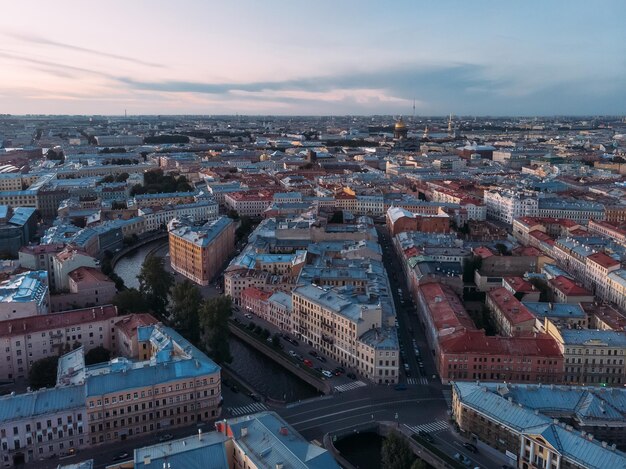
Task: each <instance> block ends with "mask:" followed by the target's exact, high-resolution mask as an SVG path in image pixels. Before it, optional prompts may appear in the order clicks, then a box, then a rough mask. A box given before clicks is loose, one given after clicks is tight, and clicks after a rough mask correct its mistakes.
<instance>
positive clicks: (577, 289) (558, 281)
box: [548, 275, 592, 296]
mask: <svg viewBox="0 0 626 469" xmlns="http://www.w3.org/2000/svg"><path fill="white" fill-rule="evenodd" d="M548 283H549V284H550V286H551V287H552V288H554V289H555V290H559V291H560V292H561V293H563V294H564V295H565V296H592V295H591V292H590V291H589V290H587V289H586V288H585V287H583V286H581V285H578V284H577V283H576V282H574V281H573V280H571V279H569V278H567V277H564V276H562V275H558V276H556V277H554V278H553V279H551V280H549V281H548Z"/></svg>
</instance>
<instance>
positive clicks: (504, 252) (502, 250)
mask: <svg viewBox="0 0 626 469" xmlns="http://www.w3.org/2000/svg"><path fill="white" fill-rule="evenodd" d="M495 248H496V250H497V251H498V253H499V254H500V255H501V256H510V255H511V251H509V248H508V247H507V246H506V244H503V243H496V245H495Z"/></svg>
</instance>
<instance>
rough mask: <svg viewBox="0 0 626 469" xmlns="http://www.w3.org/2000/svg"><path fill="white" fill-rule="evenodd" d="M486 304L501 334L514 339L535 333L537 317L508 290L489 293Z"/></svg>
mask: <svg viewBox="0 0 626 469" xmlns="http://www.w3.org/2000/svg"><path fill="white" fill-rule="evenodd" d="M485 303H486V305H487V307H488V308H489V311H491V317H492V319H493V320H494V322H495V323H496V327H497V328H498V332H499V333H500V334H502V335H505V336H508V337H513V336H516V335H522V334H527V333H530V332H533V330H534V328H535V316H533V314H532V313H531V312H530V311H529V310H528V308H526V306H524V305H523V304H522V303H521V302H520V301H519V300H518V299H517V298H515V296H514V295H513V293H511V291H510V290H508V289H507V288H505V287H500V288H495V289H493V290H491V291H489V292H488V293H487V298H486V302H485Z"/></svg>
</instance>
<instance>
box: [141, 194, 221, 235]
mask: <svg viewBox="0 0 626 469" xmlns="http://www.w3.org/2000/svg"><path fill="white" fill-rule="evenodd" d="M218 210H219V206H218V204H217V202H215V201H208V200H199V201H197V202H193V203H190V204H178V205H164V206H157V205H153V206H150V207H142V208H140V209H139V210H138V211H137V213H138V214H139V216H141V217H143V219H144V220H145V229H146V230H147V231H153V230H158V229H159V228H162V227H165V226H167V224H168V223H169V222H170V221H172V220H173V219H174V218H182V217H185V218H189V219H190V220H192V221H193V222H202V221H208V220H213V219H215V218H217V216H218Z"/></svg>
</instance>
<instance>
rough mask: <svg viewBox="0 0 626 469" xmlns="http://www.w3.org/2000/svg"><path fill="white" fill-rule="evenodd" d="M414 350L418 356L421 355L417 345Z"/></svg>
mask: <svg viewBox="0 0 626 469" xmlns="http://www.w3.org/2000/svg"><path fill="white" fill-rule="evenodd" d="M413 352H415V356H416V357H419V356H420V349H418V348H417V347H415V348H414V349H413Z"/></svg>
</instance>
